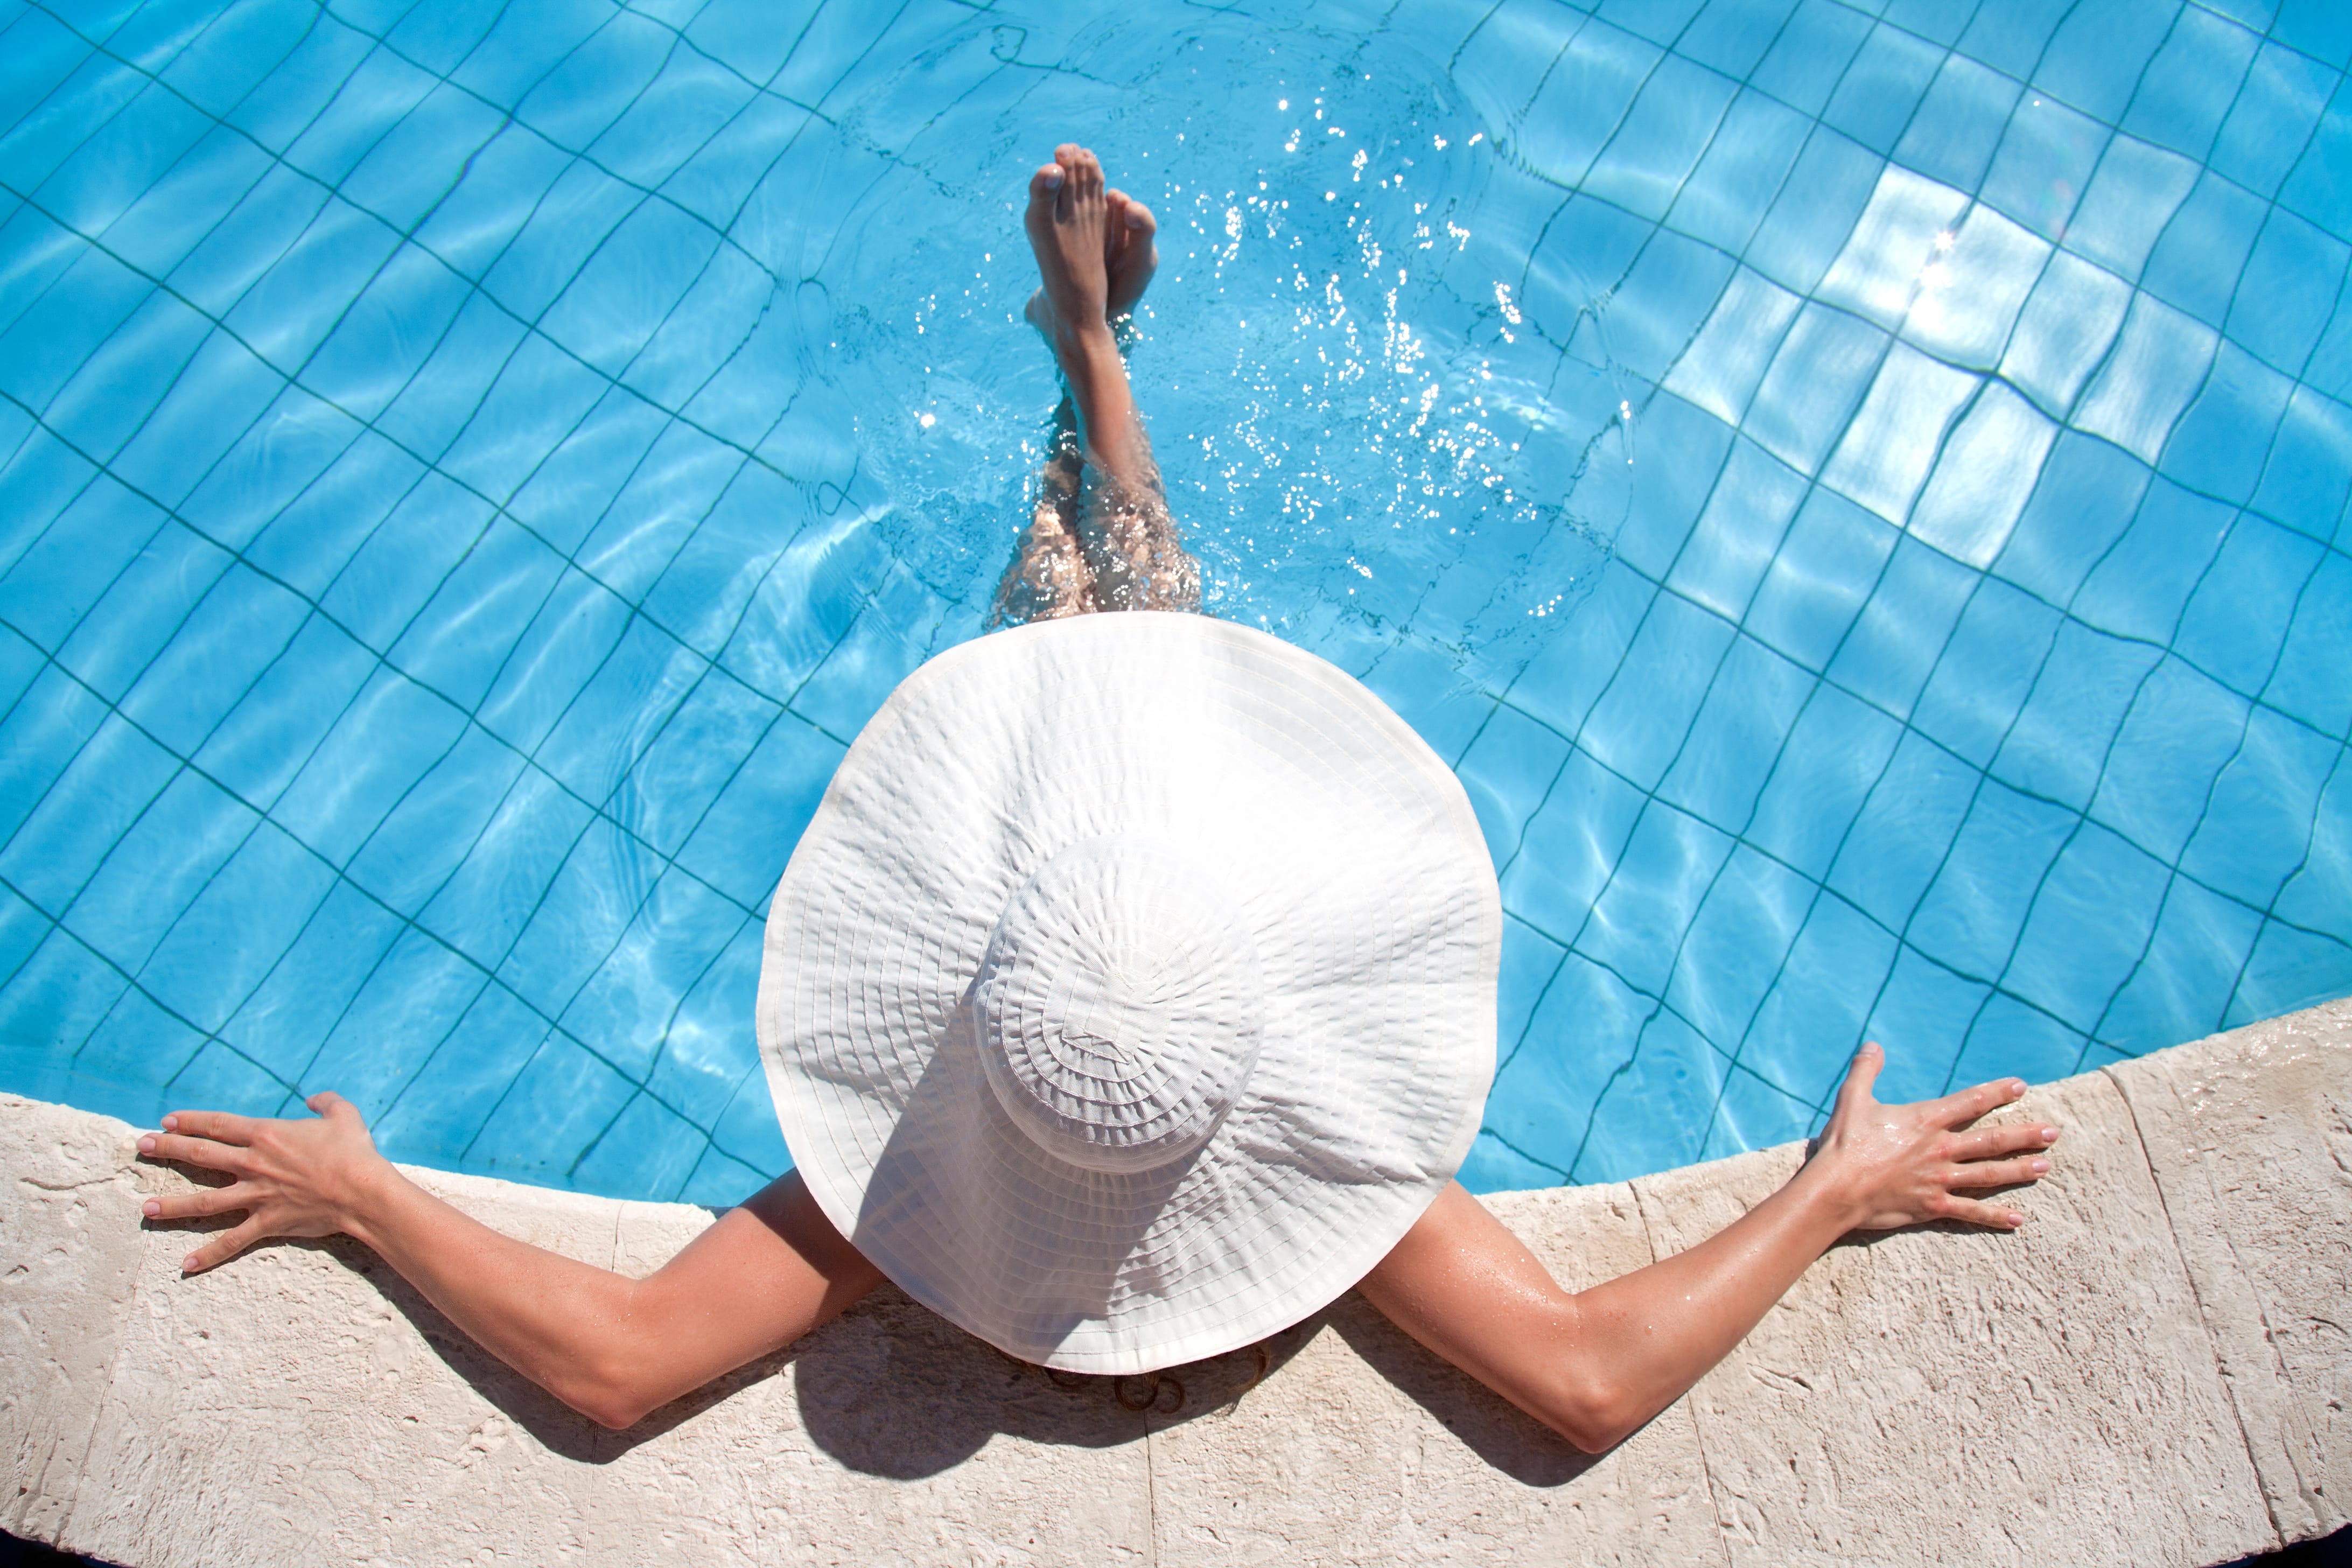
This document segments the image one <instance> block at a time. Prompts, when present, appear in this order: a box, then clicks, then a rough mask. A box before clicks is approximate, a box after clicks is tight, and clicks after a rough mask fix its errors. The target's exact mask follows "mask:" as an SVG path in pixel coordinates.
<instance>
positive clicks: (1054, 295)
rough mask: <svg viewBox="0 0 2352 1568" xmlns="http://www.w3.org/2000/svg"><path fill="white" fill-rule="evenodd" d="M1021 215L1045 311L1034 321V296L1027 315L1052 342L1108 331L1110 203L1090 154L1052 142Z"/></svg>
mask: <svg viewBox="0 0 2352 1568" xmlns="http://www.w3.org/2000/svg"><path fill="white" fill-rule="evenodd" d="M1022 221H1023V225H1024V227H1026V228H1027V229H1028V231H1029V248H1030V249H1031V250H1033V251H1034V252H1035V253H1036V256H1037V273H1038V276H1039V278H1040V279H1042V281H1043V283H1044V287H1043V288H1042V289H1039V290H1038V292H1039V293H1040V294H1042V295H1043V296H1044V297H1045V298H1044V304H1045V311H1044V314H1045V317H1046V320H1045V321H1038V314H1039V312H1038V310H1037V309H1036V307H1037V304H1038V301H1037V300H1034V299H1033V300H1031V301H1030V310H1029V312H1028V315H1029V319H1030V320H1031V321H1036V322H1037V325H1038V326H1039V328H1040V329H1041V330H1046V331H1048V332H1049V335H1050V336H1052V338H1053V339H1054V341H1055V345H1056V347H1057V348H1060V347H1066V346H1067V345H1068V344H1069V343H1070V342H1074V341H1075V340H1076V338H1078V337H1080V336H1081V335H1085V334H1087V333H1090V332H1102V331H1107V330H1108V310H1109V302H1110V268H1109V264H1108V261H1107V260H1106V259H1105V258H1107V257H1108V254H1109V249H1110V247H1109V243H1108V241H1109V236H1110V203H1109V201H1108V197H1107V195H1106V193H1105V192H1104V190H1103V177H1102V165H1101V164H1100V163H1097V162H1096V161H1095V155H1094V154H1093V153H1089V152H1087V150H1086V149H1085V148H1083V147H1080V146H1077V145H1076V144H1074V143H1071V142H1064V143H1063V144H1062V145H1061V146H1059V147H1057V148H1055V150H1054V161H1053V162H1052V163H1048V164H1046V165H1045V167H1043V168H1041V169H1039V170H1038V171H1037V172H1036V173H1035V174H1033V175H1031V176H1030V179H1029V210H1028V212H1027V214H1025V215H1024V217H1023V220H1022ZM1048 322H1050V323H1051V324H1050V327H1049V326H1048Z"/></svg>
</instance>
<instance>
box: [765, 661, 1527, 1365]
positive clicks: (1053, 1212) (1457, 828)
mask: <svg viewBox="0 0 2352 1568" xmlns="http://www.w3.org/2000/svg"><path fill="white" fill-rule="evenodd" d="M1130 835H1139V836H1143V837H1148V838H1150V840H1151V841H1153V842H1155V843H1160V844H1173V845H1178V846H1182V847H1184V849H1185V852H1186V853H1188V854H1190V855H1193V856H1197V857H1199V858H1201V859H1202V861H1203V862H1204V863H1207V864H1210V865H1212V866H1213V867H1214V868H1216V869H1217V873H1218V875H1219V876H1220V877H1221V878H1222V879H1223V881H1224V883H1225V885H1227V886H1228V887H1230V888H1231V889H1233V891H1234V909H1235V911H1236V918H1237V919H1238V920H1239V921H1241V922H1242V923H1243V924H1244V926H1246V928H1247V930H1248V932H1249V934H1250V935H1251V936H1252V937H1253V938H1254V939H1255V944H1256V950H1257V955H1258V960H1259V962H1260V963H1261V965H1262V967H1263V972H1264V976H1265V1016H1264V1018H1263V1025H1262V1032H1261V1037H1260V1042H1259V1046H1258V1056H1257V1060H1256V1064H1255V1068H1254V1069H1252V1071H1251V1072H1250V1075H1249V1077H1248V1079H1247V1080H1246V1083H1245V1084H1244V1088H1243V1090H1242V1092H1241V1093H1240V1095H1239V1096H1238V1098H1237V1099H1235V1100H1234V1102H1233V1104H1232V1106H1231V1108H1230V1110H1228V1111H1227V1112H1226V1113H1225V1115H1224V1117H1223V1121H1222V1122H1220V1123H1218V1124H1217V1127H1216V1131H1214V1133H1213V1136H1211V1137H1210V1138H1209V1139H1208V1141H1207V1142H1205V1143H1204V1144H1202V1146H1200V1147H1199V1148H1198V1149H1196V1150H1195V1151H1193V1152H1192V1153H1190V1154H1188V1155H1186V1156H1184V1157H1183V1158H1181V1159H1179V1160H1176V1161H1174V1162H1173V1163H1170V1164H1167V1165H1164V1166H1161V1167H1159V1168H1156V1169H1151V1170H1146V1171H1142V1172H1130V1173H1118V1172H1106V1171H1101V1170H1097V1169H1092V1168H1088V1167H1087V1166H1084V1165H1080V1164H1075V1163H1066V1162H1065V1161H1064V1160H1061V1159H1058V1158H1056V1157H1055V1156H1054V1155H1052V1154H1049V1153H1048V1152H1046V1151H1045V1148H1043V1147H1041V1146H1040V1144H1039V1143H1037V1142H1034V1141H1033V1140H1032V1139H1031V1138H1030V1137H1029V1136H1028V1135H1027V1134H1026V1133H1025V1132H1024V1131H1022V1130H1021V1128H1020V1126H1019V1124H1017V1123H1016V1122H1014V1121H1013V1120H1012V1118H1011V1117H1010V1116H1009V1115H1008V1114H1007V1113H1006V1111H1005V1110H1004V1109H1003V1105H1002V1103H1001V1102H1000V1101H999V1100H997V1098H996V1095H995V1093H994V1092H993V1090H992V1089H991V1087H990V1084H989V1081H988V1079H987V1077H986V1074H985V1072H984V1070H983V1067H982V1062H981V1060H980V1058H979V1054H978V1051H979V1047H978V1044H977V1039H976V1034H975V1030H974V1027H973V1025H972V1022H971V1008H970V1007H969V1006H968V1005H966V1004H967V1000H968V993H969V991H970V988H971V985H972V983H973V980H974V976H975V974H976V973H978V971H979V969H980V967H981V963H982V957H983V955H984V953H985V952H986V950H987V948H988V943H989V938H990V933H991V932H992V930H993V929H994V928H995V926H996V923H997V921H998V919H999V917H1000V915H1001V914H1002V913H1003V910H1004V909H1005V906H1006V902H1007V900H1009V899H1010V898H1011V897H1012V896H1013V894H1014V893H1015V892H1016V891H1017V890H1018V889H1021V888H1022V887H1023V886H1024V884H1025V883H1026V882H1027V881H1028V879H1030V878H1031V877H1032V875H1033V874H1034V873H1035V872H1036V870H1037V869H1038V868H1040V867H1041V866H1043V865H1044V864H1045V862H1046V861H1047V860H1049V859H1051V858H1053V857H1054V856H1055V855H1056V854H1057V853H1059V852H1060V851H1062V850H1063V849H1065V848H1066V847H1069V846H1072V845H1076V844H1080V843H1083V842H1085V841H1087V840H1091V839H1097V838H1103V837H1116V836H1130ZM1501 943H1502V906H1501V900H1500V898H1499V896H1498V894H1497V891H1496V884H1495V876H1494V870H1493V867H1492V864H1491V862H1490V861H1489V859H1488V858H1487V854H1486V844H1485V840H1484V837H1483V836H1482V835H1481V834H1480V832H1479V829H1478V825H1477V820H1476V818H1475V816H1474V815H1473V813H1472V811H1471V808H1470V804H1469V801H1468V799H1467V798H1466V797H1465V795H1464V794H1463V791H1462V786H1461V784H1460V783H1459V782H1458V781H1457V780H1456V779H1455V778H1454V774H1453V773H1452V771H1451V770H1450V769H1448V768H1447V767H1446V766H1445V764H1444V763H1443V762H1442V761H1440V760H1439V759H1438V757H1437V756H1436V755H1435V753H1433V752H1431V751H1430V750H1429V748H1428V747H1427V746H1426V745H1424V744H1423V742H1422V741H1421V739H1420V737H1419V736H1417V735H1415V734H1414V733H1413V732H1412V730H1411V729H1410V728H1408V727H1407V726H1406V725H1405V724H1404V723H1403V721H1401V720H1400V719H1398V718H1397V717H1396V715H1395V714H1394V713H1392V712H1391V711H1390V710H1389V709H1388V708H1387V706H1386V705H1385V704H1383V703H1382V702H1381V700H1379V699H1378V698H1377V697H1375V696H1373V695H1372V694H1371V693H1370V691H1368V690H1367V689H1364V687H1363V686H1361V685H1360V684H1359V683H1358V682H1357V681H1356V680H1354V679H1351V678H1350V677H1349V676H1348V675H1347V674H1345V673H1344V672H1342V671H1341V670H1339V669H1338V668H1334V667H1333V666H1331V665H1330V664H1328V663H1327V662H1325V661H1324V660H1322V659H1320V658H1316V657H1315V656H1314V655H1312V654H1309V653H1306V652H1304V651H1302V650H1300V649H1298V648H1296V647H1291V646H1290V645H1288V644H1286V643H1284V642H1282V641H1280V640H1279V639H1277V638H1276V637H1269V636H1267V635H1266V634H1265V633H1263V632H1258V631H1254V630H1251V629H1250V628H1248V627H1245V626H1234V625H1232V624H1230V623H1227V622H1223V621H1217V620H1213V619H1210V618H1208V617H1206V616H1187V615H1168V614H1127V615H1097V616H1077V617H1074V618H1071V619H1068V620H1061V621H1051V622H1045V623H1040V624H1037V625H1034V626H1024V627H1021V628H1018V629H1015V630H1012V631H1007V632H1003V633H999V634H996V635H993V636H990V637H982V638H979V639H977V640H975V641H973V642H971V643H968V644H965V645H963V646H961V647H957V648H954V649H952V650H950V652H948V653H946V654H943V655H941V656H940V658H936V659H933V660H932V661H931V662H930V663H929V664H927V665H925V666H923V667H922V668H919V669H918V670H917V671H916V672H915V673H914V674H913V675H912V676H910V677H908V679H907V680H906V681H905V682H904V683H903V684H901V685H900V686H899V688H898V690H897V691H896V692H894V693H893V694H892V695H891V697H890V699H889V700H888V701H887V702H886V703H885V704H884V705H883V707H882V710H881V711H879V712H878V713H877V714H876V715H875V716H874V718H873V719H872V721H869V722H868V723H867V724H866V728H865V730H864V731H862V732H861V733H860V734H859V735H858V737H857V741H856V744H854V745H853V746H852V747H851V748H850V749H849V752H848V754H847V755H846V756H845V758H844V759H843V761H842V763H841V766H840V768H839V770H838V771H837V772H836V773H835V775H834V779H833V782H832V784H831V785H830V786H829V787H828V788H827V790H826V792H825V795H824V802H823V803H822V804H821V805H819V807H818V808H817V812H816V815H815V816H814V819H812V821H811V822H810V824H809V826H808V828H807V831H806V832H805V833H804V834H803V836H802V838H801V841H800V844H799V846H798V847H796V848H795V849H794V851H793V858H792V862H791V864H790V865H789V866H788V867H787V868H786V869H785V871H784V875H783V879H782V881H781V882H780V883H779V884H778V885H777V889H776V894H775V899H774V901H773V904H772V908H771V910H770V911H769V917H768V928H767V950H766V954H765V959H764V963H763V964H762V967H761V976H760V1002H759V1033H760V1047H761V1059H762V1061H763V1063H764V1064H765V1066H766V1068H767V1073H768V1083H769V1087H770V1089H772V1092H773V1095H774V1100H775V1105H776V1112H777V1116H778V1119H779V1120H780V1121H782V1125H783V1133H784V1141H785V1142H786V1144H787V1145H788V1146H789V1147H790V1149H791V1152H792V1155H793V1163H794V1164H795V1165H796V1166H797V1167H798V1169H799V1171H800V1173H801V1174H802V1177H803V1180H804V1181H805V1182H806V1183H807V1184H808V1188H809V1191H810V1193H811V1194H813V1195H814V1197H815V1199H816V1201H817V1203H818V1205H820V1206H821V1207H822V1208H823V1209H824V1212H825V1214H826V1215H828V1216H829V1217H830V1218H831V1219H832V1221H833V1223H834V1224H835V1226H839V1227H840V1229H841V1231H842V1232H843V1234H844V1235H845V1236H847V1237H849V1238H850V1239H851V1240H852V1241H853V1242H854V1243H855V1244H856V1247H858V1249H859V1250H860V1251H861V1252H863V1253H864V1254H865V1255H866V1257H867V1258H870V1259H872V1260H873V1262H874V1263H875V1265H876V1266H877V1267H878V1268H881V1269H882V1271H883V1272H884V1273H886V1274H887V1275H888V1276H889V1277H890V1279H892V1280H894V1281H895V1282H896V1283H897V1284H898V1286H899V1288H900V1289H904V1290H905V1291H906V1292H907V1294H908V1295H909V1296H911V1297H913V1298H914V1299H915V1300H919V1301H921V1302H922V1303H924V1304H925V1305H927V1306H929V1307H930V1308H932V1309H933V1310H937V1311H939V1312H940V1313H941V1314H943V1315H944V1316H946V1317H947V1318H949V1319H950V1320H951V1321H954V1322H956V1323H958V1324H960V1325H961V1326H962V1327H963V1328H965V1329H967V1330H969V1331H971V1332H972V1333H974V1334H976V1335H978V1336H979V1337H981V1338H982V1339H983V1340H986V1341H987V1342H990V1343H991V1344H993V1345H995V1346H997V1347H998V1348H999V1349H1001V1350H1003V1351H1004V1352H1007V1353H1009V1354H1012V1355H1014V1356H1018V1357H1020V1358H1021V1359H1023V1360H1024V1361H1030V1362H1035V1363H1044V1364H1045V1365H1049V1366H1054V1367H1058V1368H1064V1369H1066V1370H1069V1371H1073V1372H1085V1373H1134V1372H1146V1371H1150V1370H1152V1369H1155V1368H1158V1367H1163V1366H1170V1365H1173V1364H1176V1363H1181V1362H1185V1361H1192V1360H1197V1359H1199V1358H1201V1357H1202V1356H1207V1355H1213V1354H1216V1353H1218V1352H1223V1351H1226V1350H1231V1349H1234V1348H1235V1347H1237V1346H1240V1345H1245V1344H1249V1343H1251V1342H1255V1341H1257V1340H1260V1339H1263V1338H1264V1337H1265V1336H1266V1335H1267V1334H1269V1333H1272V1332H1274V1331H1276V1330H1278V1329H1282V1328H1285V1327H1287V1326H1288V1325H1290V1324H1292V1323H1295V1322H1297V1321H1299V1320H1300V1319H1302V1318H1305V1317H1307V1316H1308V1315H1310V1314H1312V1313H1313V1312H1315V1311H1316V1310H1318V1309H1320V1308H1322V1307H1324V1306H1325V1305H1327V1304H1328V1303H1329V1302H1330V1301H1331V1300H1333V1299H1335V1298H1336V1297H1338V1296H1339V1293H1340V1292H1342V1291H1344V1290H1346V1289H1348V1288H1349V1286H1350V1285H1353V1284H1354V1283H1355V1282H1356V1281H1357V1280H1359V1279H1361V1278H1362V1277H1363V1276H1364V1275H1365V1273H1366V1272H1368V1271H1369V1270H1370V1268H1371V1267H1372V1266H1373V1265H1374V1264H1376V1263H1377V1262H1379V1261H1380V1259H1381V1258H1382V1257H1384V1256H1385V1255H1386V1254H1387V1252H1388V1251H1389V1249H1390V1248H1391V1247H1393V1246H1394V1245H1395V1244H1396V1242H1397V1241H1398V1239H1399V1238H1400V1237H1402V1236H1403V1235H1404V1233H1405V1231H1406V1230H1408V1229H1409V1228H1411V1226H1412V1224H1413V1222H1414V1221H1415V1220H1417V1219H1418V1218H1420V1216H1421V1215H1422V1214H1423V1212H1425V1211H1426V1209H1427V1208H1428V1206H1429V1205H1430V1203H1431V1202H1432V1201H1433V1199H1434V1198H1435V1197H1436V1195H1437V1194H1438V1192H1439V1191H1440V1190H1441V1189H1442V1188H1443V1187H1444V1184H1445V1183H1446V1182H1447V1181H1448V1180H1450V1179H1451V1178H1452V1176H1453V1174H1454V1171H1455V1170H1456V1169H1457V1168H1458V1167H1459V1166H1460V1164H1461V1163H1462V1159H1463V1157H1464V1155H1465V1154H1466V1153H1467V1152H1468V1151H1469V1147H1470V1143H1471V1141H1472V1139H1473V1138H1475V1136H1476V1133H1477V1130H1478V1124H1479V1120H1480V1116H1481V1112H1482V1110H1483V1109H1484V1106H1485V1102H1486V1090H1487V1088H1488V1086H1489V1084H1490V1082H1491V1081H1492V1079H1493V1076H1494V1068H1495V976H1496V963H1497V961H1498V958H1499V955H1500V951H1501Z"/></svg>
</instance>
